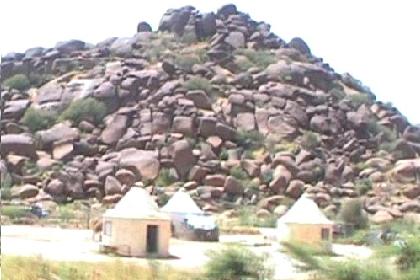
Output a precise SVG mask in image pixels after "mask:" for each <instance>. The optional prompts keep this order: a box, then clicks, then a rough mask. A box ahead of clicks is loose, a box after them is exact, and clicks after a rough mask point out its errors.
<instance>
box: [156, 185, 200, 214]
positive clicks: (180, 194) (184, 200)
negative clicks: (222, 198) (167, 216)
mask: <svg viewBox="0 0 420 280" xmlns="http://www.w3.org/2000/svg"><path fill="white" fill-rule="evenodd" d="M162 211H163V212H166V213H178V214H203V211H202V210H201V209H200V208H199V207H198V206H197V204H196V203H195V202H194V200H193V199H192V198H191V197H190V195H189V194H188V193H186V192H185V191H183V190H179V191H177V192H176V193H175V194H174V195H173V196H172V197H171V199H169V201H168V202H167V203H166V204H165V206H163V207H162Z"/></svg>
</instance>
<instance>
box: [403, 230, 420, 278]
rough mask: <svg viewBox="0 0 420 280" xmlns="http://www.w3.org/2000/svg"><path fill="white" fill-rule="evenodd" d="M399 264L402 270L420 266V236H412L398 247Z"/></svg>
mask: <svg viewBox="0 0 420 280" xmlns="http://www.w3.org/2000/svg"><path fill="white" fill-rule="evenodd" d="M397 249H398V250H397V264H398V267H399V269H400V270H403V271H405V270H410V269H413V268H415V267H418V266H419V265H420V236H418V233H417V235H415V236H410V237H408V238H406V239H405V242H404V244H403V245H401V246H398V247H397Z"/></svg>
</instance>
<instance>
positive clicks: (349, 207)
mask: <svg viewBox="0 0 420 280" xmlns="http://www.w3.org/2000/svg"><path fill="white" fill-rule="evenodd" d="M338 216H339V218H340V219H341V220H342V221H343V222H344V223H346V224H349V225H354V226H355V227H356V228H364V227H366V226H367V217H366V215H365V213H364V211H363V204H362V201H361V200H360V199H358V198H351V199H347V200H345V201H344V202H343V203H342V205H341V208H340V211H339V213H338Z"/></svg>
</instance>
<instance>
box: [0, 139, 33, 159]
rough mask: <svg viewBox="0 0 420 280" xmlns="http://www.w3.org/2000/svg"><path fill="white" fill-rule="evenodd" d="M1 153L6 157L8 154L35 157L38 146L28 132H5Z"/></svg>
mask: <svg viewBox="0 0 420 280" xmlns="http://www.w3.org/2000/svg"><path fill="white" fill-rule="evenodd" d="M0 154H1V155H2V157H6V155H8V154H16V155H21V156H27V157H29V158H32V159H35V158H37V155H36V146H35V143H34V141H33V139H32V138H31V137H30V136H29V135H27V134H5V135H2V136H1V142H0Z"/></svg>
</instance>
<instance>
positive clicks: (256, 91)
mask: <svg viewBox="0 0 420 280" xmlns="http://www.w3.org/2000/svg"><path fill="white" fill-rule="evenodd" d="M158 30H159V32H170V33H174V34H175V36H177V37H179V38H184V40H181V41H184V43H179V41H177V42H176V44H181V48H189V47H191V46H195V47H197V48H201V47H202V45H203V43H202V42H203V41H206V42H207V44H206V45H205V48H204V50H205V53H206V55H207V57H208V59H209V61H208V62H203V63H199V64H195V65H193V66H192V68H191V69H183V68H181V67H178V65H177V64H176V62H173V61H170V60H166V59H163V60H162V61H157V62H156V61H152V60H148V59H147V57H145V56H143V55H142V53H141V52H139V53H133V50H142V45H145V44H147V42H148V41H150V40H154V39H153V38H154V36H157V35H156V34H155V33H154V32H152V28H151V27H150V25H149V24H147V23H146V22H140V23H139V24H138V26H137V31H138V33H137V34H136V35H134V36H133V37H132V38H110V39H108V40H106V41H104V42H101V43H99V44H97V45H96V46H92V45H89V44H87V43H84V42H81V41H78V40H71V41H68V42H62V43H58V44H57V45H56V47H55V48H52V49H43V48H33V49H29V50H27V51H26V52H25V53H23V54H16V53H15V54H9V55H7V56H5V57H3V59H2V64H1V76H2V81H4V80H6V79H8V78H10V77H12V76H13V75H15V74H25V75H28V76H29V77H30V76H31V75H33V74H34V73H36V74H37V75H53V77H52V78H51V80H50V81H48V82H46V83H44V84H42V85H41V86H39V87H35V88H31V89H30V90H28V91H26V92H17V91H16V90H13V89H7V88H2V93H1V96H2V99H3V100H5V102H4V106H3V108H2V113H1V117H2V120H1V123H2V125H1V149H0V151H1V162H0V163H1V165H0V170H1V175H2V182H3V178H4V177H3V176H6V174H7V175H8V176H9V175H10V176H11V178H12V181H13V187H12V188H11V196H12V197H13V198H20V199H27V200H30V201H42V200H54V201H57V202H63V201H66V200H68V199H85V198H93V197H94V198H97V199H99V200H100V201H102V202H103V203H114V202H117V201H118V200H119V199H120V198H121V196H122V195H123V194H124V193H125V192H126V191H127V190H128V189H129V188H130V187H131V186H132V185H133V184H135V183H136V182H140V181H142V182H143V183H144V184H146V185H148V186H151V187H153V188H158V189H160V190H161V191H162V192H164V193H167V194H171V193H172V192H174V191H175V190H176V189H177V188H178V187H179V186H184V187H185V188H186V189H187V190H188V191H190V192H191V193H193V194H195V197H196V198H197V199H198V201H199V202H200V203H201V204H202V205H203V206H204V207H205V209H209V210H223V207H224V206H223V205H224V203H225V202H226V203H227V202H229V203H236V204H237V205H240V204H257V205H258V206H259V207H260V208H261V209H266V210H268V211H274V210H275V209H276V207H277V206H278V205H280V204H281V203H282V201H284V198H286V197H288V198H291V199H296V198H298V197H299V196H300V195H301V194H302V193H303V192H306V193H309V194H311V195H312V196H313V198H314V200H315V201H316V202H317V203H318V205H319V206H320V207H322V208H326V209H327V210H330V211H337V209H338V208H337V206H339V203H340V201H341V199H342V198H347V197H358V196H360V195H365V196H366V201H365V208H366V211H368V213H370V214H372V216H373V217H374V218H373V219H375V220H376V221H380V222H382V221H384V220H390V219H393V218H398V217H401V216H403V215H404V213H407V212H420V201H419V199H420V163H419V161H418V158H417V157H418V156H419V155H420V128H419V127H416V126H412V125H411V124H410V123H409V122H408V121H407V120H406V118H405V117H404V116H402V115H401V113H400V112H398V110H397V109H395V108H392V107H390V106H389V105H386V104H384V103H382V102H379V101H374V95H373V94H372V93H371V92H370V90H369V89H368V88H366V87H365V86H363V85H362V84H361V83H360V82H358V81H357V80H355V79H354V78H353V77H351V76H350V75H348V74H346V75H339V74H337V73H335V72H334V71H333V70H332V69H331V68H330V67H329V66H328V65H326V64H323V63H322V60H321V59H319V58H316V57H314V56H313V55H312V54H311V51H310V49H309V47H308V46H307V44H306V43H305V42H304V41H303V40H302V39H300V38H294V39H292V40H291V41H290V42H289V43H286V42H284V41H283V40H282V39H281V38H279V37H278V36H276V35H275V34H273V33H272V32H270V26H269V25H268V24H266V23H264V22H256V21H253V20H252V19H251V18H250V17H249V15H246V14H244V13H242V12H239V11H238V10H237V8H236V7H235V6H234V5H226V6H223V7H222V8H220V9H219V10H218V11H217V12H216V13H206V14H202V13H200V12H199V11H198V10H196V9H195V8H194V7H191V6H187V7H183V8H180V9H171V10H168V11H167V12H166V13H165V14H164V16H163V17H162V19H161V21H160V23H159V27H158ZM159 34H160V33H159ZM187 39H188V40H187ZM198 41H200V42H199V43H195V42H198ZM182 44H184V45H182ZM175 49H176V48H175ZM240 49H248V50H251V51H252V50H261V49H263V50H268V51H270V52H272V53H274V54H275V55H276V56H275V58H276V62H275V63H272V64H270V65H268V67H266V68H264V69H258V68H256V69H255V68H254V69H252V70H249V71H242V72H238V68H237V67H236V68H235V67H234V65H233V64H234V63H235V56H236V55H237V53H236V50H240ZM111 54H112V55H111ZM119 54H120V55H119ZM232 65H233V66H232ZM203 80H204V81H205V82H203ZM191 81H195V83H198V86H196V88H194V89H192V88H191V87H190V86H189V83H191ZM200 83H206V85H200ZM336 91H339V92H341V93H342V94H343V95H344V96H345V97H342V98H341V99H340V98H338V97H337V95H336V94H334V92H336ZM355 95H357V96H365V97H367V99H369V100H370V102H368V103H364V104H357V106H355V105H354V103H352V102H351V97H352V96H355ZM88 97H89V98H93V99H95V100H97V101H100V102H102V103H103V104H104V105H105V106H106V109H107V115H106V117H105V118H103V119H102V120H101V121H100V122H99V123H97V122H94V121H93V120H89V119H85V120H82V121H81V122H79V123H74V122H73V123H72V122H71V121H60V122H58V123H57V124H55V125H53V126H52V127H50V128H47V129H43V130H40V131H37V132H35V133H31V132H30V130H29V129H28V128H27V127H25V126H24V125H23V124H22V122H21V120H22V117H23V116H24V114H25V112H26V111H27V110H28V109H29V108H35V109H37V110H44V111H48V112H56V113H57V112H61V111H63V110H64V109H65V108H66V107H68V106H69V104H71V103H72V102H75V101H77V100H83V99H86V98H88ZM372 123H376V124H378V125H380V127H382V128H383V130H384V131H385V129H386V130H392V131H393V132H394V133H395V139H394V140H393V141H394V142H393V143H389V144H393V148H392V150H388V151H383V150H381V147H382V145H383V144H384V143H387V141H389V139H388V138H389V137H388V138H386V135H384V134H385V133H384V131H372V130H371V126H372ZM308 133H312V134H313V135H315V136H313V137H316V138H317V139H318V140H317V142H316V143H314V144H312V145H304V144H302V143H304V138H305V137H307V135H308ZM256 135H257V139H254V138H255V137H256ZM244 138H245V141H244ZM241 139H242V140H241ZM258 139H259V140H258ZM252 141H254V142H256V143H251V144H250V142H252ZM235 169H236V170H238V169H239V170H241V171H242V173H241V176H238V174H235V172H233V171H232V170H235ZM163 171H165V172H166V173H168V174H169V175H168V174H166V173H165V174H166V175H165V176H170V177H171V185H170V186H166V188H159V187H165V186H160V185H159V184H158V183H161V182H162V180H159V179H160V177H162V176H163V175H162V174H163ZM361 180H364V181H369V183H370V184H371V185H370V186H371V189H369V190H368V191H367V192H365V193H361V191H360V189H359V186H358V182H359V181H361ZM163 181H164V180H163ZM278 209H279V208H278ZM278 211H280V210H278Z"/></svg>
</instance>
